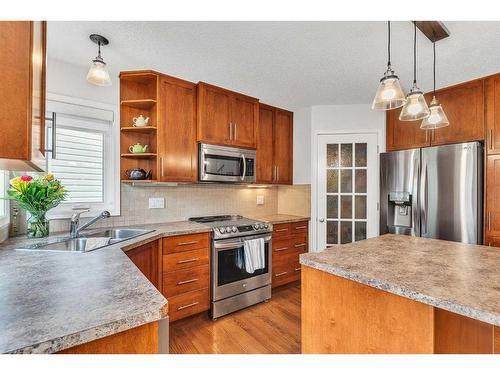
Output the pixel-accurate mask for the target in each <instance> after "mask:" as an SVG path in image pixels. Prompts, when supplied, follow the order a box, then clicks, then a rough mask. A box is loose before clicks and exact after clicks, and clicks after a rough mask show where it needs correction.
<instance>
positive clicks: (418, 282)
mask: <svg viewBox="0 0 500 375" xmlns="http://www.w3.org/2000/svg"><path fill="white" fill-rule="evenodd" d="M300 262H301V264H302V291H301V293H302V352H303V353H499V352H500V250H498V249H495V248H491V247H486V246H476V245H466V244H462V243H456V242H449V241H440V240H432V239H425V238H419V237H408V236H398V235H392V234H388V235H384V236H380V237H376V238H371V239H368V240H364V241H359V242H355V243H352V244H346V245H341V246H334V247H331V248H328V249H326V250H324V251H323V252H321V253H309V254H303V255H301V258H300Z"/></svg>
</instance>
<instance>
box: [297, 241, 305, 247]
mask: <svg viewBox="0 0 500 375" xmlns="http://www.w3.org/2000/svg"><path fill="white" fill-rule="evenodd" d="M304 246H306V244H305V242H303V243H298V244H296V245H295V247H304Z"/></svg>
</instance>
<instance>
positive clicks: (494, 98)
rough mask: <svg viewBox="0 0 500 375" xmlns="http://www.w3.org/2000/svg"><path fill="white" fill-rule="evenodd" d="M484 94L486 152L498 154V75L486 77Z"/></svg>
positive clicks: (499, 134) (499, 123)
mask: <svg viewBox="0 0 500 375" xmlns="http://www.w3.org/2000/svg"><path fill="white" fill-rule="evenodd" d="M485 86H486V87H485V92H486V130H487V133H486V150H487V152H488V154H498V153H500V74H496V75H494V76H491V77H488V78H487V79H486V83H485Z"/></svg>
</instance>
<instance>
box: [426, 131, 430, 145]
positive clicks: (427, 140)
mask: <svg viewBox="0 0 500 375" xmlns="http://www.w3.org/2000/svg"><path fill="white" fill-rule="evenodd" d="M427 142H429V131H428V130H426V131H425V143H427Z"/></svg>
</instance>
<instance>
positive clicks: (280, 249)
mask: <svg viewBox="0 0 500 375" xmlns="http://www.w3.org/2000/svg"><path fill="white" fill-rule="evenodd" d="M287 249H288V247H279V248H277V249H274V251H283V250H287Z"/></svg>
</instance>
